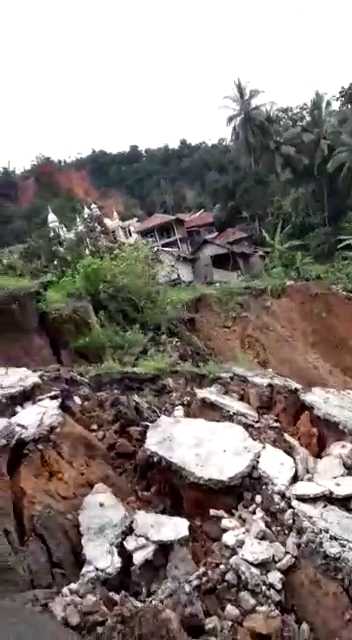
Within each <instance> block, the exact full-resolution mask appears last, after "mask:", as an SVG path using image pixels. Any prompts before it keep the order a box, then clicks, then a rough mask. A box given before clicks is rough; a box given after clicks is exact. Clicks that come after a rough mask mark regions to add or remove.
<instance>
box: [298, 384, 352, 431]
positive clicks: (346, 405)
mask: <svg viewBox="0 0 352 640" xmlns="http://www.w3.org/2000/svg"><path fill="white" fill-rule="evenodd" d="M299 396H300V398H301V400H302V401H303V402H304V403H305V404H306V405H308V406H309V407H311V408H312V409H313V411H314V413H315V415H317V416H319V417H320V418H323V419H324V420H330V422H335V423H336V424H338V426H339V427H340V428H341V429H343V430H344V431H346V432H347V433H352V391H350V390H349V389H345V390H343V391H340V390H338V389H326V388H324V387H313V389H311V390H310V391H301V392H300V394H299Z"/></svg>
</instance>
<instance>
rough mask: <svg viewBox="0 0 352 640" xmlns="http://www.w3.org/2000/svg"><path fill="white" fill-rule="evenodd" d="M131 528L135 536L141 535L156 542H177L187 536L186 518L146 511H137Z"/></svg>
mask: <svg viewBox="0 0 352 640" xmlns="http://www.w3.org/2000/svg"><path fill="white" fill-rule="evenodd" d="M133 529H134V532H135V534H136V535H137V536H143V537H144V538H147V540H150V542H155V543H157V544H166V543H169V544H170V543H174V542H179V541H180V540H185V539H186V538H188V536H189V522H188V520H186V518H179V517H177V516H166V515H162V514H159V513H150V512H147V511H137V513H136V514H135V516H134V518H133Z"/></svg>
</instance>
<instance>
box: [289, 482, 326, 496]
mask: <svg viewBox="0 0 352 640" xmlns="http://www.w3.org/2000/svg"><path fill="white" fill-rule="evenodd" d="M290 493H291V495H292V496H293V497H294V498H297V500H312V499H314V498H322V497H323V496H327V495H329V493H330V491H329V489H328V488H327V487H326V486H323V485H321V484H318V483H317V482H313V481H310V480H300V481H299V482H296V484H294V485H292V487H291V490H290Z"/></svg>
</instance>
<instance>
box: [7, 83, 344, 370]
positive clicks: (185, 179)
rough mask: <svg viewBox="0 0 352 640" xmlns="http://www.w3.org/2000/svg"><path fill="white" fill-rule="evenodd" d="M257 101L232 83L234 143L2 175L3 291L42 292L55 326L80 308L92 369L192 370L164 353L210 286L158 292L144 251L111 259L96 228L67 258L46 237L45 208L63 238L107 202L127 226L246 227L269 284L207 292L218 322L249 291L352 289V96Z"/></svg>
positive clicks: (100, 155)
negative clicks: (146, 221) (288, 102)
mask: <svg viewBox="0 0 352 640" xmlns="http://www.w3.org/2000/svg"><path fill="white" fill-rule="evenodd" d="M260 98H261V92H260V91H258V90H256V89H250V88H248V87H247V86H245V85H244V84H243V83H242V82H241V81H240V80H237V81H235V83H234V87H233V93H232V94H231V95H230V96H227V97H226V98H225V103H226V105H227V106H228V107H229V112H228V119H227V123H228V126H229V128H230V132H231V135H230V140H229V142H226V141H225V140H219V142H217V143H214V144H210V145H209V144H206V143H199V144H190V143H188V142H187V141H185V140H182V141H181V142H180V144H179V146H178V147H177V148H170V147H168V146H164V147H162V148H159V149H146V150H145V151H142V150H141V149H139V148H138V147H136V146H132V147H131V148H130V149H129V150H128V151H126V152H119V153H115V154H114V153H108V152H106V151H93V152H92V153H91V154H90V155H88V156H87V157H84V158H79V159H77V160H76V161H74V162H71V163H64V162H61V163H53V162H52V161H50V160H49V159H47V158H45V159H39V160H38V161H37V162H36V163H35V164H34V165H33V166H32V167H31V168H30V169H29V170H28V171H27V172H26V173H25V174H22V175H20V176H17V175H16V174H14V173H13V172H9V171H8V170H3V171H2V173H1V174H0V248H1V247H3V249H2V251H1V252H0V290H3V291H4V290H5V291H7V290H11V289H17V290H20V289H22V290H24V289H26V288H29V287H33V282H35V283H38V281H39V287H40V293H39V294H38V295H39V296H40V305H41V309H42V310H43V311H44V312H45V313H46V314H49V316H50V315H51V316H52V317H55V321H56V320H57V319H59V320H60V313H62V310H63V309H64V310H65V312H64V314H63V315H64V316H65V318H66V319H67V317H69V314H70V313H71V310H70V306H71V305H72V303H73V304H75V302H76V301H78V302H79V301H85V302H88V303H89V305H90V306H91V308H92V310H93V312H94V313H93V318H94V322H93V323H91V324H89V323H88V324H87V323H86V324H84V323H83V324H82V327H81V330H79V331H78V332H77V331H76V332H75V333H74V334H72V335H71V336H70V338H69V342H70V345H71V347H72V348H73V349H75V351H76V352H77V353H78V354H79V355H80V356H81V357H82V358H83V359H85V360H87V361H88V362H103V363H104V366H112V367H121V366H124V367H125V366H134V367H137V368H138V367H142V368H143V370H149V371H161V370H163V369H165V368H167V367H172V366H177V367H179V366H181V367H182V366H184V367H187V366H188V365H187V362H185V363H182V362H181V363H180V362H179V361H178V360H179V359H178V354H177V349H176V350H174V349H173V347H172V346H171V347H170V345H169V342H168V341H170V344H171V345H172V344H176V343H175V340H176V342H177V339H178V338H177V336H178V329H177V320H178V319H179V317H180V316H183V315H184V313H185V310H187V309H188V308H189V305H190V304H191V303H192V300H194V299H195V298H197V297H198V296H200V295H202V294H203V293H204V287H198V286H188V287H167V286H161V285H160V284H159V283H158V279H157V265H156V262H155V258H154V256H153V254H152V253H151V252H150V250H149V249H148V248H147V247H146V246H145V245H144V244H143V243H137V244H136V245H133V246H128V247H125V248H118V249H116V245H109V244H107V243H106V241H104V242H102V239H101V232H100V231H99V229H98V232H97V228H95V227H94V225H91V227H88V226H87V227H86V228H85V229H84V230H83V231H82V233H79V234H78V235H76V236H74V239H73V240H72V241H70V242H68V243H67V244H65V246H63V245H62V244H60V243H56V242H55V241H52V240H50V238H49V233H48V228H47V224H46V217H47V206H48V205H50V206H51V207H52V208H53V209H54V210H55V212H56V214H57V215H58V218H59V220H60V222H61V223H63V224H65V225H66V228H67V229H68V230H70V229H71V228H72V226H73V225H74V224H75V222H76V220H77V216H79V215H80V212H81V211H82V204H83V203H84V202H85V201H89V200H91V201H92V200H97V201H98V202H101V203H104V202H106V201H107V200H109V199H110V201H113V202H114V203H118V205H119V206H118V208H119V212H120V213H122V214H123V216H125V217H129V216H132V215H133V216H134V215H139V216H140V215H143V214H144V215H148V214H150V213H153V212H155V211H156V210H157V211H162V212H167V213H170V214H173V213H177V212H180V211H189V210H194V209H199V208H201V207H204V208H208V209H213V210H214V214H215V219H216V226H217V228H218V230H222V229H225V228H227V227H229V226H234V225H236V224H238V223H246V224H247V225H250V227H251V228H252V230H253V232H254V236H255V238H256V241H257V243H258V244H259V246H261V247H263V248H264V250H265V251H266V252H267V261H266V267H265V272H264V274H263V276H262V277H261V278H260V280H259V281H253V280H248V279H242V280H241V281H239V282H238V283H236V284H234V285H232V286H228V285H227V286H221V287H213V288H211V289H209V288H207V295H213V296H214V297H216V300H217V303H218V304H220V305H221V308H222V310H223V312H224V313H225V314H226V313H227V314H233V313H236V312H238V310H239V309H241V304H242V299H243V296H244V295H246V294H247V293H248V292H249V291H253V290H259V291H263V290H264V291H267V292H269V293H270V294H271V295H279V294H280V293H281V292H282V290H283V289H284V287H285V286H286V283H287V280H291V279H303V280H317V279H318V280H319V279H323V280H325V281H327V282H329V283H331V284H334V285H337V286H339V287H341V288H342V289H343V290H345V291H352V260H351V256H352V252H351V246H352V85H350V86H349V87H347V88H342V89H341V91H340V92H339V95H338V96H337V98H336V99H335V100H333V101H332V100H329V99H327V98H326V97H325V96H324V95H322V94H320V93H319V92H316V93H315V95H314V96H313V98H312V100H311V102H310V103H309V104H303V105H299V106H297V107H274V106H272V105H266V104H265V103H260ZM114 206H115V204H114ZM116 206H117V204H116ZM36 286H37V285H36ZM65 314H66V315H65ZM65 321H66V320H65ZM173 341H174V342H173ZM203 360H204V359H203ZM202 366H205V365H204V361H203V365H202Z"/></svg>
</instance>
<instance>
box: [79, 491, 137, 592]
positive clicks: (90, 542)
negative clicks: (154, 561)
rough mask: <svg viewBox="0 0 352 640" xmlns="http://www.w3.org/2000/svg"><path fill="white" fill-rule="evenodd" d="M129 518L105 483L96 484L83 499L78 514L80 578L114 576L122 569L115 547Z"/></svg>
mask: <svg viewBox="0 0 352 640" xmlns="http://www.w3.org/2000/svg"><path fill="white" fill-rule="evenodd" d="M129 520H130V517H129V515H128V513H127V511H126V509H125V507H124V506H123V504H122V502H121V501H120V500H118V499H117V498H116V497H115V496H114V495H113V493H112V491H111V489H109V487H107V486H106V485H104V484H102V483H101V484H97V485H95V487H94V489H92V491H91V492H90V494H89V495H88V496H87V497H86V498H85V499H84V500H83V504H82V507H81V510H80V514H79V524H80V529H81V532H82V547H83V553H84V557H85V565H84V567H83V569H82V572H81V578H83V579H85V580H87V579H88V580H89V579H91V578H95V577H108V576H114V575H116V574H117V573H118V572H119V570H120V568H121V558H120V556H119V554H118V552H117V549H116V547H117V545H118V543H119V542H120V540H121V536H122V533H123V531H124V530H125V529H126V527H127V525H128V523H129Z"/></svg>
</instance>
